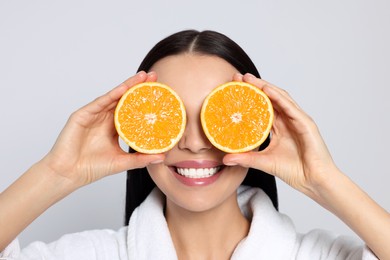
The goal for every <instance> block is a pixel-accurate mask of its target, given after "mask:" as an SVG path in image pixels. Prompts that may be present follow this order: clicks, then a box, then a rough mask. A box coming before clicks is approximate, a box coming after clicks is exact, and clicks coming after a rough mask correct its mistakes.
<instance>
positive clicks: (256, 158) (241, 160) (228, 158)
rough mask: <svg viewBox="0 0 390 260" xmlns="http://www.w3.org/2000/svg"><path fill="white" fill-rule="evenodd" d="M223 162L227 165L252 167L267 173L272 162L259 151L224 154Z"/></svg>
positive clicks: (270, 170)
mask: <svg viewBox="0 0 390 260" xmlns="http://www.w3.org/2000/svg"><path fill="white" fill-rule="evenodd" d="M223 163H224V164H225V165H228V166H235V165H239V166H241V167H245V168H254V169H258V170H261V171H264V172H267V173H272V172H273V171H272V164H271V163H270V162H269V160H268V157H267V156H266V155H264V154H262V153H261V152H247V153H237V154H226V155H225V157H224V158H223Z"/></svg>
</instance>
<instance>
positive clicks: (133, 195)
mask: <svg viewBox="0 0 390 260" xmlns="http://www.w3.org/2000/svg"><path fill="white" fill-rule="evenodd" d="M181 53H195V54H196V53H197V54H203V55H214V56H218V57H220V58H222V59H224V60H226V61H227V62H229V63H230V64H231V65H232V66H234V67H235V68H236V69H237V70H238V71H239V72H240V73H241V74H245V73H248V72H249V73H251V74H253V75H255V76H256V77H259V78H260V74H259V72H258V71H257V69H256V67H255V65H254V64H253V62H252V60H251V59H250V58H249V56H248V55H247V54H246V53H245V52H244V50H243V49H242V48H241V47H240V46H239V45H238V44H237V43H235V42H234V41H232V40H231V39H229V38H228V37H227V36H225V35H223V34H221V33H218V32H214V31H202V32H198V31H195V30H186V31H181V32H177V33H175V34H172V35H171V36H168V37H167V38H165V39H163V40H161V41H160V42H158V43H157V44H156V45H155V46H154V47H153V48H152V49H151V50H150V52H149V53H148V54H147V55H146V57H145V58H144V60H143V61H142V62H141V65H140V66H139V68H138V71H141V70H143V71H149V70H150V68H151V67H152V66H153V65H154V64H155V63H156V62H157V61H159V60H161V59H162V58H164V57H167V56H171V55H177V54H181ZM269 142H270V138H268V139H267V140H266V142H265V143H263V145H262V146H261V147H260V150H262V149H264V148H265V147H267V146H268V144H269ZM129 152H134V151H133V150H132V149H130V150H129ZM242 184H244V185H248V186H253V187H259V188H261V189H263V190H264V192H265V193H266V194H267V195H268V196H269V197H270V199H271V201H272V203H273V205H274V207H275V208H276V209H278V196H277V189H276V181H275V177H274V176H271V175H269V174H267V173H264V172H262V171H259V170H255V169H252V168H250V169H249V170H248V174H247V176H246V177H245V179H244V181H243V183H242ZM155 186H156V185H155V183H154V182H153V180H152V179H151V178H150V176H149V174H148V172H147V169H146V168H141V169H134V170H129V171H127V184H126V213H125V225H127V224H128V222H129V219H130V216H131V214H132V213H133V211H134V209H135V208H136V207H138V206H139V205H140V204H141V203H142V202H143V201H144V200H145V198H146V197H147V196H148V194H149V193H150V192H151V191H152V189H153V188H154V187H155Z"/></svg>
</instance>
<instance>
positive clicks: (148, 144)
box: [115, 82, 186, 154]
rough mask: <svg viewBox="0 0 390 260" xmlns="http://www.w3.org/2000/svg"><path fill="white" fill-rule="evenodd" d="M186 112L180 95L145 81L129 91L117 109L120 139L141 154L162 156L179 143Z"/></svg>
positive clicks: (166, 87) (117, 128) (162, 85)
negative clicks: (161, 154) (160, 154)
mask: <svg viewBox="0 0 390 260" xmlns="http://www.w3.org/2000/svg"><path fill="white" fill-rule="evenodd" d="M185 125H186V113H185V108H184V105H183V102H182V101H181V99H180V98H179V96H178V95H177V94H176V93H175V92H174V91H173V90H172V89H171V88H169V87H168V86H166V85H164V84H161V83H158V82H144V83H141V84H138V85H136V86H134V87H132V88H130V89H129V90H128V91H127V92H126V93H125V94H124V95H123V96H122V98H121V99H120V100H119V102H118V105H117V107H116V109H115V128H116V130H117V132H118V134H119V136H120V137H121V138H122V139H123V140H124V141H125V142H126V144H128V145H129V146H130V147H131V148H133V149H134V150H136V151H138V152H141V153H149V154H155V153H163V152H166V151H168V150H169V149H171V148H172V147H173V146H175V144H176V143H177V142H178V141H179V140H180V138H181V136H182V135H183V133H184V129H185Z"/></svg>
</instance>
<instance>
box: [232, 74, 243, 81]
mask: <svg viewBox="0 0 390 260" xmlns="http://www.w3.org/2000/svg"><path fill="white" fill-rule="evenodd" d="M242 77H243V75H242V74H241V73H239V72H237V73H235V74H234V75H233V81H242Z"/></svg>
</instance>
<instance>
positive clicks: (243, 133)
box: [201, 82, 274, 153]
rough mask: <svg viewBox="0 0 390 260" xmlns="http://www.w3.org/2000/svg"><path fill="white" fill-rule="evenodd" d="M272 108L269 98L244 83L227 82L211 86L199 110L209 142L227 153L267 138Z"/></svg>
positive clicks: (259, 143) (251, 147)
mask: <svg viewBox="0 0 390 260" xmlns="http://www.w3.org/2000/svg"><path fill="white" fill-rule="evenodd" d="M273 118H274V111H273V107H272V104H271V101H270V99H269V98H268V97H267V95H266V94H265V93H264V92H263V91H261V90H260V89H259V88H258V87H256V86H253V85H251V84H249V83H246V82H228V83H225V84H222V85H221V86H219V87H217V88H216V89H214V90H213V91H212V92H211V93H210V94H209V95H208V96H207V97H206V99H205V101H204V103H203V106H202V110H201V123H202V127H203V131H204V132H205V134H206V136H207V138H208V139H209V140H210V142H211V143H212V144H213V145H214V146H215V147H217V148H218V149H220V150H222V151H224V152H227V153H240V152H247V151H250V150H253V149H255V148H257V147H258V146H260V145H261V144H262V143H263V142H264V141H265V140H266V138H267V137H268V135H269V133H270V131H271V128H272V123H273Z"/></svg>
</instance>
